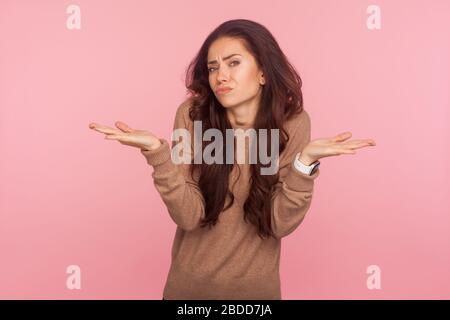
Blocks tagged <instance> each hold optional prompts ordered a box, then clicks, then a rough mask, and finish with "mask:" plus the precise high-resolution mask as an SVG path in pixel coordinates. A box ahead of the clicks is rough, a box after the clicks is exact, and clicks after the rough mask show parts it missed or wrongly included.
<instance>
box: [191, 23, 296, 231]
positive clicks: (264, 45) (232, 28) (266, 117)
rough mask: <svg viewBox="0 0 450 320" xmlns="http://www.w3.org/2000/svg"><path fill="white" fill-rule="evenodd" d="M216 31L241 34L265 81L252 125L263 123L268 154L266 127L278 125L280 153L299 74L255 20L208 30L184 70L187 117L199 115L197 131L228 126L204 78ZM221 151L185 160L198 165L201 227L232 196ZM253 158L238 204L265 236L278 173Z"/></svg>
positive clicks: (223, 34) (213, 221) (293, 111)
mask: <svg viewBox="0 0 450 320" xmlns="http://www.w3.org/2000/svg"><path fill="white" fill-rule="evenodd" d="M220 37H230V38H233V39H239V40H242V43H243V45H244V47H245V48H246V49H247V50H248V51H249V52H250V53H251V54H252V55H253V57H254V58H255V60H256V62H257V65H258V67H259V68H260V70H262V72H263V74H264V78H265V85H264V86H263V88H262V95H261V104H260V106H259V110H258V113H257V115H256V119H255V123H254V129H255V130H256V132H259V131H258V129H268V133H269V137H268V142H269V146H268V150H269V151H268V152H269V154H270V150H271V146H270V141H271V137H270V132H271V129H279V132H280V135H279V153H280V154H281V153H282V152H283V150H284V149H285V147H286V144H287V142H288V141H289V135H288V133H287V131H286V130H285V128H284V123H285V122H286V121H287V120H288V119H290V118H291V117H293V116H294V115H295V114H299V113H301V112H302V111H303V97H302V91H301V87H302V80H301V78H300V76H299V75H298V73H297V72H296V70H295V68H294V67H293V66H292V65H291V64H290V63H289V61H288V59H287V57H286V56H285V55H284V53H283V52H282V51H281V49H280V47H279V45H278V43H277V42H276V40H275V38H274V37H273V36H272V34H271V33H270V32H269V30H268V29H267V28H266V27H264V26H263V25H261V24H259V23H257V22H254V21H251V20H246V19H235V20H229V21H226V22H224V23H222V24H220V25H219V26H218V27H217V28H216V29H214V30H213V31H212V32H211V33H210V34H209V35H208V37H207V38H206V40H205V41H204V43H203V44H202V46H201V48H200V50H199V52H198V53H197V55H196V56H195V58H194V59H193V60H192V61H191V63H190V64H189V66H188V68H187V71H186V88H187V91H188V94H189V95H190V98H192V105H191V107H190V111H189V117H190V119H191V120H192V121H195V120H197V121H202V131H203V132H202V133H204V132H205V131H206V130H208V129H209V128H215V129H218V130H220V131H221V132H222V134H223V137H225V136H226V135H225V133H226V131H225V130H226V129H232V126H231V123H230V121H229V119H228V117H227V116H226V110H225V108H224V107H223V106H222V105H221V104H220V102H219V101H218V100H217V99H216V96H215V95H214V92H213V91H212V89H211V87H210V85H209V80H208V78H209V73H208V68H207V56H208V50H209V47H210V46H211V44H212V43H213V42H214V41H215V40H216V39H218V38H220ZM209 143H212V142H208V141H203V142H202V150H204V148H205V147H206V146H207V145H208V144H209ZM226 150H228V148H226ZM222 154H223V157H224V158H223V161H222V163H223V164H216V163H213V164H206V163H201V164H192V165H191V171H190V172H191V175H193V172H194V170H200V176H199V181H198V184H199V188H200V190H201V192H202V195H203V197H204V199H205V205H206V206H205V218H204V219H202V221H201V223H200V225H201V227H205V226H209V227H210V228H211V227H212V226H214V225H215V224H216V223H217V222H218V220H219V215H220V213H221V212H222V210H226V209H228V208H229V207H231V206H232V204H233V202H234V195H233V193H232V192H231V191H230V190H229V185H228V184H229V175H230V173H231V171H232V169H233V166H234V164H226V161H225V159H226V152H222ZM256 162H257V163H256V164H250V170H251V178H250V180H251V187H250V191H249V195H248V197H247V199H246V201H245V203H244V207H243V208H244V220H245V222H247V223H248V222H250V223H252V224H253V225H254V226H256V229H257V232H258V235H259V236H260V237H261V238H263V239H264V238H266V237H270V236H273V237H275V235H274V233H273V231H272V227H271V198H272V192H273V190H274V186H275V184H276V183H277V182H278V180H279V173H278V172H277V173H276V174H274V175H260V174H259V173H260V172H261V171H260V169H261V168H262V167H264V166H263V165H262V164H261V163H260V160H259V154H258V156H257V161H256ZM239 174H240V173H239ZM227 195H229V196H230V199H231V201H230V202H229V203H228V205H227V206H226V207H225V200H226V196H227Z"/></svg>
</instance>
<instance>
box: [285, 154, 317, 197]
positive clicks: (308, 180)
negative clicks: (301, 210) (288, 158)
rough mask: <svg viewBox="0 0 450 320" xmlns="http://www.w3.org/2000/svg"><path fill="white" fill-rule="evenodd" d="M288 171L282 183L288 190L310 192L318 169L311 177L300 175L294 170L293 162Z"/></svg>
mask: <svg viewBox="0 0 450 320" xmlns="http://www.w3.org/2000/svg"><path fill="white" fill-rule="evenodd" d="M289 171H290V172H288V174H287V175H286V178H285V180H284V181H285V183H286V184H287V185H288V186H289V188H290V189H292V190H295V191H312V189H313V187H314V179H316V178H317V177H318V176H319V174H320V168H317V170H316V171H315V172H314V173H313V174H312V175H307V174H305V173H302V172H300V171H298V170H297V169H296V168H295V165H294V161H292V162H291V165H290V168H289Z"/></svg>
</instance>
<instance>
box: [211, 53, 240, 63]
mask: <svg viewBox="0 0 450 320" xmlns="http://www.w3.org/2000/svg"><path fill="white" fill-rule="evenodd" d="M233 56H241V55H240V54H237V53H233V54H230V55H229V56H228V57H225V58H223V60H227V59H230V58H231V57H233ZM215 63H217V60H211V61H209V62H208V65H210V64H215Z"/></svg>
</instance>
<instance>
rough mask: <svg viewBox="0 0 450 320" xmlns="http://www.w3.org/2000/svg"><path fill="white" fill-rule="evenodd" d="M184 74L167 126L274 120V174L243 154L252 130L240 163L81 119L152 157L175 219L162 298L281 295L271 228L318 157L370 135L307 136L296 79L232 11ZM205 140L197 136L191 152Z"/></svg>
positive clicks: (259, 31)
mask: <svg viewBox="0 0 450 320" xmlns="http://www.w3.org/2000/svg"><path fill="white" fill-rule="evenodd" d="M186 79H187V82H186V86H187V88H188V90H189V92H190V97H189V98H188V99H187V100H186V101H184V102H183V103H182V104H181V105H180V106H179V107H178V109H177V111H176V116H175V121H174V127H173V128H174V130H175V129H186V130H187V131H188V132H189V133H190V134H191V135H190V136H192V135H193V133H194V121H200V123H201V124H202V132H203V133H204V132H205V131H206V130H208V129H217V130H218V132H219V133H222V134H223V135H224V136H225V131H226V130H227V129H228V130H229V129H244V130H246V129H255V130H256V131H258V130H259V129H270V130H268V132H269V135H270V137H272V132H273V131H272V130H273V129H275V130H279V132H280V134H279V136H278V137H279V138H278V139H279V140H276V142H277V143H278V145H279V154H280V157H279V159H278V161H279V163H278V167H279V170H277V172H276V174H270V175H263V174H261V170H260V169H262V168H263V167H264V166H263V164H262V162H261V161H260V160H261V159H260V157H258V156H257V159H258V161H257V162H256V163H249V158H250V156H251V154H249V145H250V146H253V144H254V143H255V141H258V140H259V139H260V136H258V137H257V138H256V139H257V140H250V141H249V144H247V143H245V152H244V154H245V161H244V163H239V164H236V163H226V161H222V162H221V163H217V162H216V163H204V162H200V163H198V162H195V161H193V162H194V163H180V164H175V163H174V161H173V158H174V154H173V152H172V153H171V148H170V147H169V143H168V142H167V141H166V140H165V139H160V138H158V137H156V136H155V135H153V134H152V133H151V132H149V131H145V130H136V129H132V128H131V127H129V126H128V125H127V124H125V123H123V122H120V121H119V122H116V126H117V129H115V128H111V127H106V126H102V125H98V124H95V123H91V124H90V128H92V129H95V130H96V131H99V132H101V133H104V134H106V137H105V138H106V139H113V140H118V141H119V142H120V143H122V144H124V145H128V146H132V147H137V148H140V151H141V152H142V154H143V155H144V156H145V158H146V160H147V163H148V164H149V165H151V166H153V169H154V171H153V174H152V177H153V179H154V184H155V187H156V189H157V190H158V192H159V193H160V195H161V197H162V200H163V201H164V203H165V204H166V206H167V208H168V211H169V214H170V216H171V218H172V219H173V221H174V222H175V223H176V224H177V230H176V234H175V238H174V243H173V246H172V263H171V267H170V271H169V274H168V277H167V282H166V285H165V288H164V294H163V296H164V298H165V299H169V300H170V299H258V300H259V299H281V290H280V276H279V263H280V261H279V259H280V247H281V238H283V237H285V236H287V235H288V234H290V233H292V232H293V231H294V230H295V229H296V228H297V227H298V226H299V225H300V223H301V222H302V221H303V219H304V217H305V214H306V212H307V210H308V209H309V207H310V204H311V200H312V194H313V185H314V180H315V179H316V178H317V177H318V175H319V172H320V171H319V170H318V164H319V162H318V160H319V159H321V158H324V157H329V156H338V155H341V154H355V149H358V148H362V147H365V146H374V145H375V142H374V141H373V140H372V139H362V140H348V139H349V138H350V137H351V133H350V132H344V133H341V134H338V135H336V136H334V137H331V138H323V139H316V140H313V141H311V139H310V132H311V123H310V122H311V121H310V117H309V115H308V113H307V112H306V111H305V110H304V109H303V98H302V92H301V86H302V82H301V79H300V77H299V75H298V74H297V73H296V71H295V69H294V67H292V65H291V64H290V63H289V62H288V60H287V58H286V57H285V55H284V54H283V52H282V51H281V49H280V47H279V46H278V44H277V42H276V40H275V39H274V37H273V36H272V35H271V33H270V32H269V31H268V30H267V29H266V28H265V27H264V26H262V25H261V24H258V23H256V22H253V21H249V20H244V19H237V20H230V21H227V22H224V23H223V24H221V25H220V26H218V27H217V28H216V29H215V30H214V31H213V32H212V33H211V34H210V35H209V36H208V37H207V39H206V40H205V42H204V43H203V45H202V47H201V48H200V51H199V53H198V54H197V56H196V58H195V59H194V60H193V61H192V62H191V65H190V66H189V68H188V71H187V78H186ZM260 132H261V131H260ZM276 132H278V131H276ZM185 137H187V136H185ZM185 137H183V138H182V139H181V140H180V142H182V141H183V140H184V139H185ZM265 141H271V142H270V143H269V147H268V149H269V150H270V149H271V148H272V147H273V144H272V141H273V139H270V138H269V139H266V140H265ZM175 142H176V141H173V143H172V151H173V149H174V146H175ZM184 142H185V141H184ZM210 143H212V142H209V143H208V140H207V139H206V141H205V139H203V141H202V142H201V149H200V152H203V151H206V149H205V148H206V147H207V146H208V145H209V144H210ZM188 145H190V150H189V148H188V150H187V152H186V149H184V150H182V152H181V154H183V155H186V154H187V155H188V157H189V159H191V160H192V159H193V155H195V154H198V152H194V149H195V148H194V146H193V144H192V141H190V142H188ZM228 147H229V145H227V148H226V152H225V153H223V152H222V151H223V148H222V149H220V150H217V149H216V150H215V151H214V154H215V156H217V151H221V152H222V153H219V158H221V159H222V160H224V159H225V157H226V156H227V154H228V156H229V155H230V148H228ZM252 150H254V149H252ZM185 152H186V154H185ZM203 155H204V153H203ZM231 155H232V156H235V155H236V154H231ZM234 159H236V157H235V158H234Z"/></svg>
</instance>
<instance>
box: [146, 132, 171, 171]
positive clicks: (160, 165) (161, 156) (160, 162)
mask: <svg viewBox="0 0 450 320" xmlns="http://www.w3.org/2000/svg"><path fill="white" fill-rule="evenodd" d="M159 141H160V142H161V145H160V146H159V147H158V148H157V149H155V150H144V149H141V153H142V154H143V155H144V157H145V158H146V160H147V163H148V164H149V165H151V166H152V167H153V168H154V169H155V171H166V170H168V169H170V168H171V167H172V166H173V165H174V164H173V163H172V159H171V151H170V146H169V143H168V142H167V140H165V139H159Z"/></svg>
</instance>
